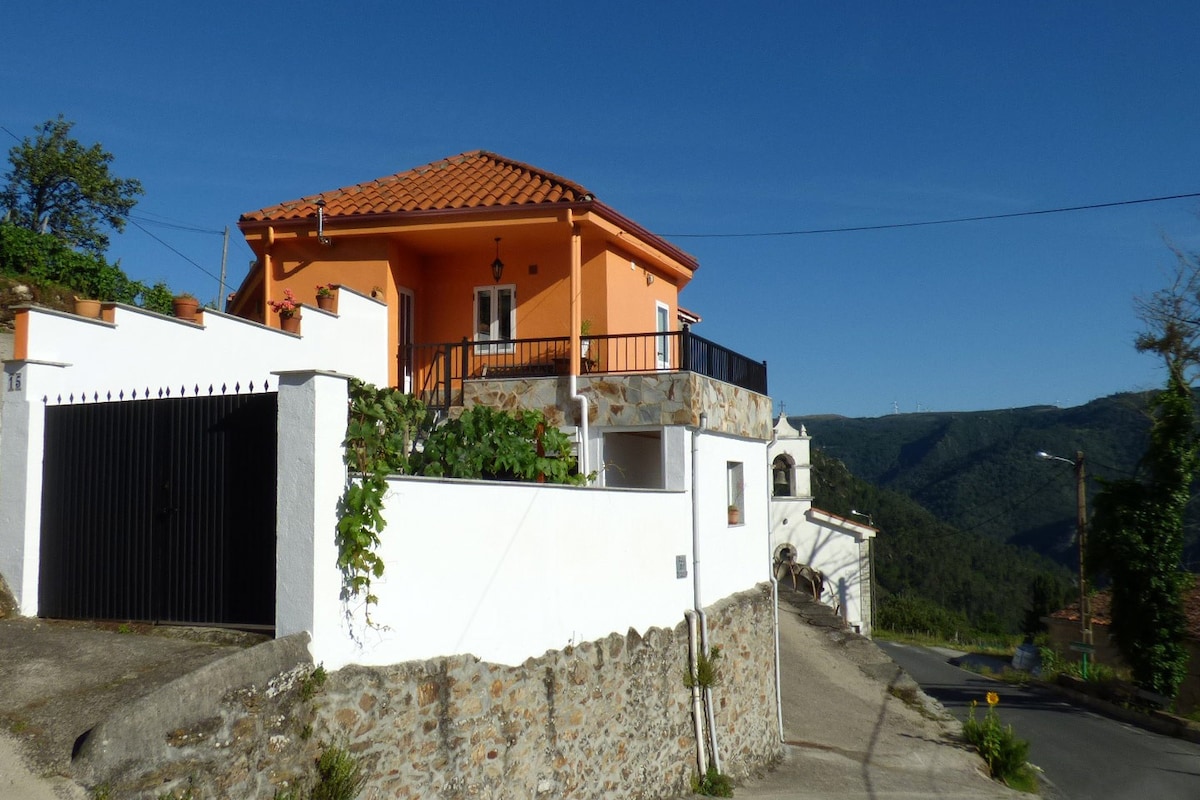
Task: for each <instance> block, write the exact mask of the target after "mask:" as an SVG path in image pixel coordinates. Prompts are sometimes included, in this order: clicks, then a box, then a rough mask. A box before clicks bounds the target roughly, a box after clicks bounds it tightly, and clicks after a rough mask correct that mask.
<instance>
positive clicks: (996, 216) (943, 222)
mask: <svg viewBox="0 0 1200 800" xmlns="http://www.w3.org/2000/svg"><path fill="white" fill-rule="evenodd" d="M1192 197H1200V192H1189V193H1187V194H1169V195H1163V196H1162V197H1143V198H1139V199H1137V200H1116V201H1113V202H1111V203H1088V204H1087V205H1082V206H1064V207H1062V208H1042V209H1038V210H1036V211H1014V212H1011V213H1009V214H982V215H979V216H975V217H953V218H951V219H931V220H923V221H920V222H890V223H886V224H883V225H854V226H850V227H846V228H808V229H805V230H797V231H765V232H760V233H662V234H659V235H660V236H664V237H667V238H671V239H746V238H754V237H760V238H761V237H768V236H808V235H811V234H817V233H855V232H858V231H883V230H892V229H895V228H920V227H925V226H929V225H953V224H955V223H958V222H982V221H986V220H995V219H1013V218H1015V217H1035V216H1038V215H1042V214H1062V213H1065V212H1067V211H1094V210H1096V209H1098V208H1115V207H1117V206H1136V205H1140V204H1142V203H1161V202H1164V201H1166V200H1185V199H1188V198H1192Z"/></svg>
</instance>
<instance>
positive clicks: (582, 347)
mask: <svg viewBox="0 0 1200 800" xmlns="http://www.w3.org/2000/svg"><path fill="white" fill-rule="evenodd" d="M591 332H592V321H591V320H590V319H585V320H584V321H583V322H581V323H579V354H580V355H581V356H583V357H584V358H587V357H588V350H589V349H591V344H592V340H591V339H589V338H587V337H588V334H590V333H591Z"/></svg>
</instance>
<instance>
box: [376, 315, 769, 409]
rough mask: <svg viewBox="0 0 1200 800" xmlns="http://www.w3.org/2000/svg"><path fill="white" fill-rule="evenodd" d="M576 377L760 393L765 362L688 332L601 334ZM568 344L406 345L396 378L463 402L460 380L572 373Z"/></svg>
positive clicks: (591, 339) (446, 401)
mask: <svg viewBox="0 0 1200 800" xmlns="http://www.w3.org/2000/svg"><path fill="white" fill-rule="evenodd" d="M582 345H583V350H584V352H583V356H582V358H581V360H580V365H579V372H580V373H581V374H585V375H588V374H592V375H595V374H613V373H639V372H695V373H697V374H699V375H704V376H707V377H709V378H714V379H716V380H719V381H725V382H726V383H732V384H734V385H735V386H740V387H742V388H744V389H749V390H750V391H753V392H758V393H760V394H766V393H767V363H766V362H765V361H754V360H752V359H749V358H747V357H746V356H743V355H741V354H740V353H736V352H734V351H733V350H730V349H729V348H727V347H722V346H721V345H719V344H716V343H715V342H710V341H709V340H707V339H705V338H703V337H701V336H697V335H695V334H694V333H692V332H691V331H689V330H688V329H686V328H685V329H683V330H681V331H670V332H666V333H632V334H605V335H600V336H585V337H584V338H583V342H582ZM570 347H571V342H570V339H569V338H568V337H566V336H559V337H551V338H545V339H509V340H503V341H494V342H472V341H469V340H467V339H464V340H462V341H461V342H446V343H442V344H415V345H410V346H409V347H407V348H405V349H404V350H402V351H401V352H400V353H399V356H398V357H399V367H400V374H401V375H402V376H407V377H408V379H409V380H410V381H411V387H412V390H413V392H414V393H415V394H417V396H418V397H420V398H421V399H422V400H424V401H425V402H426V404H428V405H429V406H431V407H434V408H440V409H447V408H449V407H450V406H452V405H457V404H459V403H461V402H462V385H463V381H464V380H471V379H485V378H540V377H551V376H555V375H566V374H567V373H568V372H569V371H570V356H569V352H570Z"/></svg>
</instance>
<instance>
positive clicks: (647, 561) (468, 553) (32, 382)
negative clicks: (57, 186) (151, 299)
mask: <svg viewBox="0 0 1200 800" xmlns="http://www.w3.org/2000/svg"><path fill="white" fill-rule="evenodd" d="M339 311H340V314H339V316H337V317H335V316H332V315H328V314H323V313H321V312H319V311H316V310H315V309H306V310H305V312H304V324H303V329H302V330H303V336H301V337H295V336H291V335H288V334H283V333H281V332H279V331H277V330H273V329H270V328H266V327H264V326H261V325H257V324H255V323H249V322H246V321H244V320H240V319H237V318H233V317H228V316H226V315H223V314H216V313H214V312H211V311H210V312H206V314H205V320H206V321H205V325H204V326H203V327H200V326H195V325H190V324H187V323H181V322H177V321H175V320H172V319H167V318H163V317H159V316H157V315H153V314H148V313H146V312H143V311H141V310H138V309H132V308H126V307H123V306H121V307H118V308H117V309H116V316H115V322H114V323H102V322H94V321H87V320H83V319H80V318H77V317H74V316H72V315H66V314H60V313H57V312H52V311H47V310H40V309H31V310H30V311H29V312H28V325H29V328H28V332H29V336H28V341H29V358H28V359H27V360H23V361H12V362H9V363H7V364H5V377H6V381H7V382H8V385H9V389H10V390H9V391H8V392H7V393H6V394H5V395H4V399H3V411H2V413H3V430H4V432H5V434H4V446H3V448H0V574H3V575H4V576H5V578H6V579H7V580H8V581H9V584H10V587H11V588H12V589H13V591H14V593H15V594H16V596H17V600H18V603H19V606H20V610H21V613H22V614H26V615H36V613H37V578H38V566H39V564H38V555H39V553H38V546H39V541H40V522H41V478H42V468H41V466H42V448H43V435H42V431H43V426H44V415H45V403H44V402H43V399H42V398H48V401H49V402H57V397H58V396H59V395H62V396H63V397H64V398H66V397H67V396H68V395H70V394H75V396H76V398H78V396H79V395H80V394H83V393H86V395H87V396H88V399H89V401H91V400H92V399H94V398H95V397H97V396H98V397H99V398H100V399H101V400H104V399H107V398H108V396H109V394H110V393H111V395H112V396H113V398H114V399H115V398H116V397H118V396H120V394H121V393H122V392H124V393H125V396H126V397H129V396H130V395H131V393H132V392H133V390H134V389H136V390H137V392H138V396H139V397H140V396H143V395H144V393H145V391H146V389H150V391H151V394H152V395H153V396H157V391H158V388H160V387H163V388H166V387H176V386H179V387H185V394H192V393H193V392H192V387H194V386H197V385H199V386H200V387H201V391H202V393H206V391H207V386H208V385H209V384H210V383H211V384H212V385H214V387H218V390H219V386H220V385H221V383H225V384H226V386H228V387H231V386H232V385H233V383H241V384H242V386H243V390H244V389H245V387H247V386H248V385H249V382H250V381H253V382H254V383H255V390H256V391H261V387H262V383H263V382H266V381H269V382H270V384H271V385H272V387H275V386H278V389H279V394H280V398H279V409H280V414H279V422H278V424H279V428H280V433H281V435H280V441H279V450H278V458H279V476H278V481H279V492H278V499H277V515H278V519H277V525H278V529H277V532H278V542H277V551H278V561H277V563H278V575H277V584H276V597H277V606H276V633H277V635H279V636H284V635H287V634H290V633H294V632H297V631H300V630H307V631H309V632H310V633H311V634H312V644H311V645H310V647H311V649H312V651H313V655H314V657H315V658H316V659H317V660H318V661H321V662H324V663H325V664H326V666H327V667H328V668H331V669H332V668H337V667H339V666H342V665H345V664H349V663H362V664H374V665H382V664H390V663H397V662H401V661H407V660H412V659H420V658H430V657H434V656H439V655H448V654H456V653H473V654H475V655H476V656H479V657H480V658H485V659H487V660H490V661H496V662H500V663H508V664H519V663H521V662H522V661H524V660H525V659H526V658H528V657H530V656H531V655H538V654H541V653H543V652H545V651H546V650H548V649H558V648H561V647H562V646H563V645H565V644H569V643H571V642H580V641H587V640H591V639H595V638H598V637H602V636H606V635H608V634H609V633H612V632H614V631H617V632H622V633H623V632H625V631H626V630H628V629H629V628H631V627H632V628H636V629H638V630H641V631H644V630H645V629H647V628H649V627H652V626H674V625H676V624H677V623H678V622H679V621H680V620H681V619H682V618H683V612H684V611H685V610H686V609H688V608H692V607H694V606H695V605H696V603H697V598H696V596H695V584H694V582H693V578H694V576H695V570H696V567H697V566H699V569H700V571H701V575H700V598H699V601H700V605H701V606H702V607H703V606H709V605H711V604H712V603H714V602H716V601H718V600H720V599H722V598H724V597H727V596H729V595H731V594H734V593H736V592H739V591H743V590H745V589H748V588H751V587H752V586H754V585H755V584H757V583H760V582H762V581H764V580H766V579H767V577H768V576H769V574H770V572H769V569H770V550H769V540H768V539H769V536H768V534H769V519H768V513H767V502H766V498H767V473H768V471H767V456H766V443H764V442H759V441H749V440H745V439H740V438H737V437H732V436H727V435H723V434H717V433H711V432H700V433H699V434H696V433H695V431H694V430H691V429H687V428H683V427H668V428H665V429H662V444H663V453H664V456H665V457H666V459H667V462H668V463H667V464H666V467H665V474H666V482H667V485H668V486H670V487H671V489H670V490H655V491H646V490H620V489H601V488H595V487H590V488H581V487H560V486H534V485H524V484H514V483H487V482H466V481H443V480H429V479H418V478H396V479H394V480H393V481H392V482H391V492H390V494H389V496H388V498H387V507H386V509H385V511H384V515H385V517H386V519H387V520H388V522H389V525H388V528H387V530H386V531H385V532H384V534H383V549H382V556H383V558H384V560H385V563H386V564H387V571H386V574H385V575H384V576H383V578H382V579H380V580H379V581H378V582H377V585H376V586H375V589H376V593H377V594H378V596H379V604H378V607H377V608H376V609H375V610H374V611H373V616H374V619H375V622H376V623H377V625H378V627H372V628H367V627H365V626H364V618H363V609H362V608H361V607H353V608H347V607H346V606H345V604H344V603H342V602H341V601H340V600H339V594H340V588H341V576H340V573H339V572H338V569H337V567H336V558H337V553H336V549H335V543H334V533H335V530H336V524H337V499H338V497H339V496H340V494H341V490H342V486H343V483H344V480H345V467H344V465H343V464H342V448H341V440H342V437H343V435H344V420H345V407H346V405H345V404H346V391H347V383H348V376H349V375H356V376H358V377H362V378H364V379H366V380H369V381H372V382H377V383H383V382H385V381H386V375H387V363H388V358H389V354H388V353H386V345H385V344H384V343H385V342H386V341H387V335H386V333H387V331H386V326H387V312H386V307H385V306H383V305H381V304H378V303H376V302H375V301H372V300H370V299H369V298H364V297H361V296H357V295H354V294H353V293H351V292H348V291H346V290H343V291H342V296H341V298H340V299H339ZM376 343H379V344H376ZM151 376H152V377H151ZM14 385H19V386H20V389H19V390H17V391H14V390H13V387H14ZM177 394H178V391H177V390H176V389H174V388H173V389H172V396H177ZM76 402H78V400H76ZM693 459H694V463H695V465H696V468H697V470H698V472H697V473H696V474H697V476H698V479H697V481H696V483H695V485H696V491H695V498H696V501H695V508H694V511H695V513H693V502H692V499H693V492H692V485H693V484H692V479H691V477H692V464H693ZM728 461H739V462H741V463H742V464H743V465H744V467H743V472H744V476H745V487H744V493H743V494H744V497H745V500H746V502H745V508H744V512H743V514H744V515H743V519H742V522H741V524H739V525H734V526H730V525H729V524H728V516H727V512H726V505H727V502H728V501H727V497H726V484H725V475H726V463H727V462H728ZM694 522H695V529H696V530H697V532H698V535H697V538H696V540H695V542H694V540H693V523H694ZM694 546H696V547H698V549H699V560H698V561H697V560H696V559H695V558H694V553H693V548H694ZM677 556H684V557H685V563H686V568H687V574H686V576H684V577H682V578H680V577H677V575H676V557H677Z"/></svg>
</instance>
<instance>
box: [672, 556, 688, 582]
mask: <svg viewBox="0 0 1200 800" xmlns="http://www.w3.org/2000/svg"><path fill="white" fill-rule="evenodd" d="M675 577H676V578H686V577H687V556H675Z"/></svg>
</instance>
